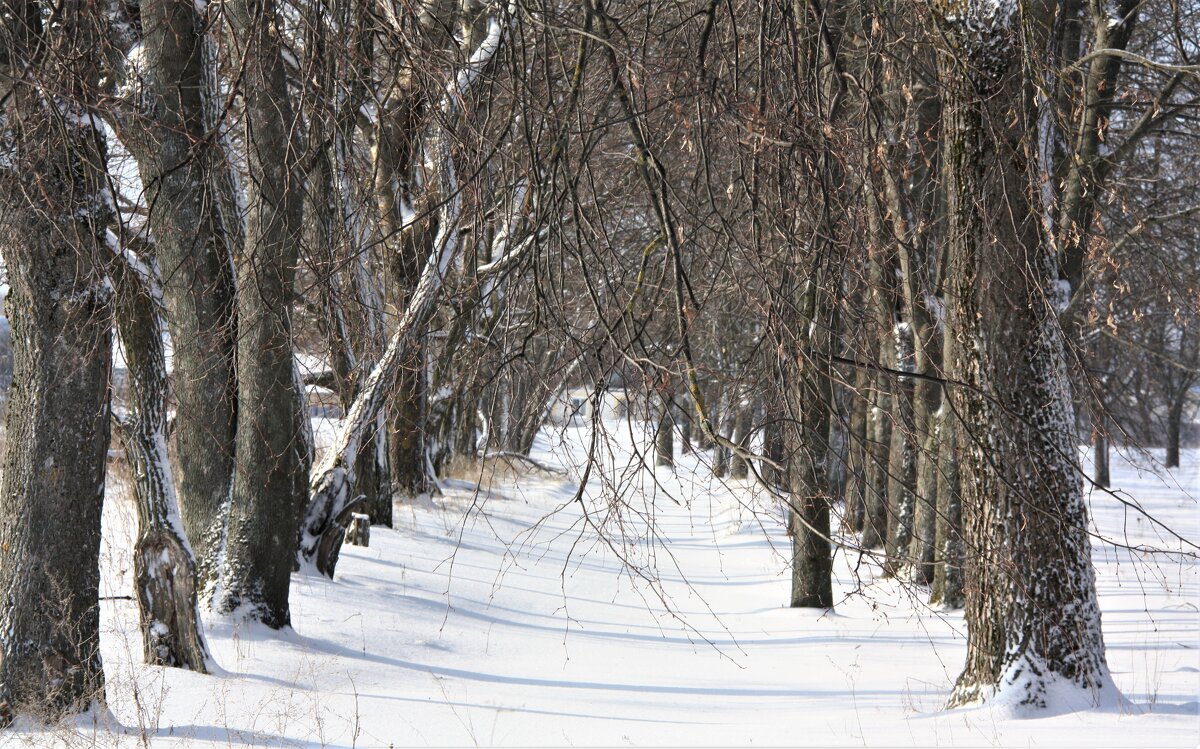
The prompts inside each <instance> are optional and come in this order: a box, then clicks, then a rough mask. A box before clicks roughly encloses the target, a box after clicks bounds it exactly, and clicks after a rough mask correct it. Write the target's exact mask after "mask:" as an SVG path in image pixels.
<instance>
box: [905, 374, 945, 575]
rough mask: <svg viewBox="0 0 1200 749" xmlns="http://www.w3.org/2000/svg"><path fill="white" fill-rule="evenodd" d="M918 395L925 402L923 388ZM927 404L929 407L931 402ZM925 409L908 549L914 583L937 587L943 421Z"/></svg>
mask: <svg viewBox="0 0 1200 749" xmlns="http://www.w3.org/2000/svg"><path fill="white" fill-rule="evenodd" d="M917 391H918V393H917V396H916V398H917V400H918V401H921V400H925V398H926V396H925V394H923V393H921V392H920V391H921V387H920V386H918V387H917ZM925 402H926V403H927V404H928V401H927V400H925ZM924 409H925V414H924V415H920V416H918V417H917V419H918V423H920V422H921V421H924V423H925V426H924V428H922V427H920V426H918V427H917V433H918V434H920V435H922V443H921V452H920V454H919V455H918V459H917V492H916V502H917V506H916V514H915V515H914V516H913V528H912V542H911V544H910V545H909V549H908V558H909V560H910V562H911V563H912V564H913V570H912V572H913V578H912V579H913V582H915V583H917V584H918V585H930V584H932V583H933V575H934V569H933V559H934V556H935V554H934V544H935V542H936V539H937V501H938V497H937V488H938V445H939V442H940V441H941V436H940V434H939V432H940V431H941V420H942V412H941V411H940V410H937V411H932V412H931V409H930V407H929V405H926V406H925V407H924Z"/></svg>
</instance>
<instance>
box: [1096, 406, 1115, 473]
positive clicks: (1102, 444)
mask: <svg viewBox="0 0 1200 749" xmlns="http://www.w3.org/2000/svg"><path fill="white" fill-rule="evenodd" d="M1100 408H1103V406H1100ZM1095 420H1096V428H1095V434H1096V436H1095V447H1094V450H1095V453H1094V454H1095V456H1096V467H1095V471H1096V477H1095V479H1093V481H1095V483H1096V486H1098V487H1100V488H1101V489H1107V488H1108V487H1109V486H1111V485H1112V476H1111V474H1110V473H1109V468H1108V425H1107V424H1106V423H1105V421H1106V419H1105V418H1104V415H1103V414H1097V415H1096V416H1095Z"/></svg>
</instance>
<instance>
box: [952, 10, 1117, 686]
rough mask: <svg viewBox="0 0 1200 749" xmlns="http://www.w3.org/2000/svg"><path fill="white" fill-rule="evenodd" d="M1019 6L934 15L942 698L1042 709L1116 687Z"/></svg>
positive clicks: (1022, 17) (1026, 20)
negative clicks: (944, 506)
mask: <svg viewBox="0 0 1200 749" xmlns="http://www.w3.org/2000/svg"><path fill="white" fill-rule="evenodd" d="M1021 7H1022V8H1023V7H1024V6H1021ZM1025 12H1026V11H1024V10H1021V9H1019V8H1018V6H1017V5H1016V4H998V3H993V2H984V1H983V0H978V1H976V2H970V3H966V4H959V8H958V10H957V11H956V13H955V15H954V17H953V18H943V19H942V20H943V26H944V28H945V29H946V31H947V35H946V39H947V41H948V43H949V44H950V46H951V52H952V55H953V56H954V57H953V58H952V56H951V55H947V56H945V57H943V58H942V60H941V67H940V69H939V73H940V75H941V78H942V79H943V84H944V85H943V92H944V93H943V96H944V101H945V103H946V121H945V133H946V143H945V164H946V166H945V170H946V171H945V175H946V179H945V183H946V184H945V186H946V215H947V217H948V226H947V241H948V243H949V246H948V251H949V257H950V273H949V277H948V287H949V288H950V290H951V303H952V306H951V308H950V315H949V319H950V323H951V325H950V329H949V332H948V334H949V335H953V336H954V339H955V344H954V347H953V354H954V358H953V360H952V362H951V363H950V367H949V370H950V376H951V379H953V380H956V381H959V382H962V383H964V386H962V387H952V388H950V389H949V390H948V393H949V394H950V403H951V406H952V408H953V409H954V411H955V412H957V413H958V414H960V415H961V418H962V431H961V432H960V433H959V436H960V437H961V438H962V439H963V441H964V445H963V448H965V449H963V450H962V451H961V453H962V455H963V462H962V466H961V470H962V481H961V493H962V502H963V526H964V540H965V546H966V548H967V549H969V550H970V553H969V555H968V556H967V558H966V569H965V585H964V592H965V598H966V612H965V613H966V621H967V632H968V636H967V661H966V665H965V666H964V668H963V672H962V674H961V675H960V676H959V678H958V681H957V683H956V685H955V688H954V691H953V694H952V696H951V700H950V704H951V705H965V704H971V703H976V702H979V701H982V700H990V699H1003V700H1004V701H1006V702H1008V703H1009V704H1013V705H1015V706H1018V707H1021V708H1025V709H1040V708H1046V707H1048V706H1049V701H1050V700H1051V699H1053V700H1055V701H1056V702H1062V701H1064V700H1065V701H1066V703H1065V704H1066V705H1067V706H1068V707H1074V708H1078V707H1085V706H1093V705H1096V704H1098V703H1100V702H1102V701H1106V700H1108V699H1112V698H1113V697H1114V696H1115V694H1116V687H1115V686H1114V685H1113V684H1112V679H1111V677H1110V676H1109V673H1108V667H1107V665H1106V663H1105V657H1104V641H1103V637H1102V635H1101V631H1100V609H1099V606H1098V605H1097V602H1096V589H1095V578H1094V573H1093V570H1092V565H1091V548H1090V543H1089V541H1088V536H1087V525H1088V519H1087V507H1086V504H1085V503H1084V499H1083V491H1082V484H1081V481H1080V475H1079V468H1078V466H1077V464H1076V460H1075V449H1076V435H1075V421H1074V418H1073V416H1072V410H1073V404H1072V400H1071V393H1070V387H1069V382H1068V378H1067V371H1066V363H1067V357H1066V353H1065V345H1064V341H1063V337H1062V330H1061V328H1060V327H1059V322H1058V320H1057V319H1056V313H1055V312H1054V310H1053V309H1052V307H1051V305H1050V304H1049V303H1048V302H1047V301H1046V300H1047V299H1049V298H1052V297H1051V296H1050V295H1051V294H1052V293H1053V286H1054V284H1055V282H1056V270H1057V269H1056V264H1055V257H1054V253H1053V250H1052V245H1051V243H1050V242H1048V241H1047V240H1045V239H1044V238H1043V237H1042V236H1041V235H1040V226H1039V221H1038V216H1039V214H1040V211H1039V210H1037V209H1036V208H1035V207H1034V206H1033V205H1031V204H1030V197H1031V195H1036V194H1037V191H1036V189H1034V188H1031V186H1030V185H1034V184H1036V175H1037V174H1038V173H1039V172H1038V169H1037V168H1036V166H1037V165H1036V164H1034V165H1033V168H1029V171H1028V173H1027V172H1026V168H1027V167H1026V166H1025V165H1026V164H1027V163H1028V161H1027V159H1028V156H1027V154H1029V153H1030V152H1034V153H1036V150H1037V149H1036V148H1035V147H1032V146H1031V145H1030V144H1031V143H1033V142H1034V141H1033V138H1034V135H1035V134H1036V132H1037V125H1036V121H1032V120H1034V117H1032V116H1031V115H1030V114H1029V113H1030V112H1033V113H1036V111H1037V107H1036V106H1034V105H1033V104H1032V88H1033V87H1032V85H1031V83H1030V82H1029V81H1027V80H1026V79H1025V77H1024V76H1023V75H1022V72H1023V71H1024V67H1023V66H1022V64H1021V63H1022V60H1023V59H1024V56H1023V53H1024V52H1028V51H1029V50H1023V49H1022V44H1023V40H1024V39H1025V34H1026V32H1027V31H1028V30H1029V29H1027V28H1025V25H1026V24H1028V23H1029V20H1028V19H1027V18H1025V16H1024V13H1025ZM1034 54H1038V52H1034ZM954 58H956V59H954ZM1013 107H1019V108H1020V109H1019V113H1016V114H1014V113H1013V112H1012V111H1011V108H1013ZM985 123H986V125H985ZM999 123H1003V127H1004V128H1005V129H1001V130H997V127H998V124H999Z"/></svg>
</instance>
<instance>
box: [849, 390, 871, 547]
mask: <svg viewBox="0 0 1200 749" xmlns="http://www.w3.org/2000/svg"><path fill="white" fill-rule="evenodd" d="M870 382H871V373H870V371H869V370H868V369H867V368H866V367H858V368H857V369H856V370H855V373H854V391H853V392H852V393H851V394H850V432H849V435H848V438H847V440H848V442H849V444H848V445H847V446H846V509H845V515H844V517H845V520H844V524H845V528H846V530H847V531H850V532H852V533H857V532H860V531H862V530H863V521H864V519H865V517H866V488H867V487H866V463H867V450H868V447H869V445H868V442H867V410H868V408H869V407H870V400H869V398H870V396H869V394H868V388H869V387H870Z"/></svg>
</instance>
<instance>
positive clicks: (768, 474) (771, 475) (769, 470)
mask: <svg viewBox="0 0 1200 749" xmlns="http://www.w3.org/2000/svg"><path fill="white" fill-rule="evenodd" d="M763 442H764V445H763V448H764V449H765V450H766V453H767V458H768V459H769V460H770V461H771V462H772V463H774V464H775V465H774V466H772V465H769V464H765V463H764V464H763V469H762V472H763V480H764V481H766V482H767V483H768V484H770V485H771V486H774V487H777V488H780V489H782V488H784V486H783V484H784V481H786V479H787V477H786V475H785V473H786V471H784V470H783V469H782V466H783V465H784V464H785V463H786V457H785V455H786V450H787V446H786V444H785V443H784V425H783V421H782V419H781V418H780V414H778V413H775V414H772V415H771V416H770V417H769V418H768V419H767V423H766V425H765V426H764V427H763ZM775 466H780V468H776V467H775Z"/></svg>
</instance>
